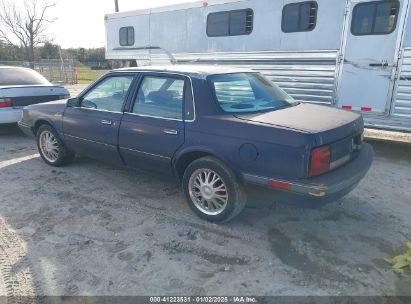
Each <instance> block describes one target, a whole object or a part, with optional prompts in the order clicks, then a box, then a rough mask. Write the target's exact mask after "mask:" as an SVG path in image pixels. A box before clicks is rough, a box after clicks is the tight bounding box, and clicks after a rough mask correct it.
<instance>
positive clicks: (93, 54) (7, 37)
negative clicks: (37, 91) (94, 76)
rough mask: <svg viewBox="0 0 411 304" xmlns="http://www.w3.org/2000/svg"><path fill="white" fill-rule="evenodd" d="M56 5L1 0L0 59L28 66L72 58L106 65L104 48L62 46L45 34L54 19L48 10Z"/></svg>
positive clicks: (35, 0) (34, 0)
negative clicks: (65, 47)
mask: <svg viewBox="0 0 411 304" xmlns="http://www.w3.org/2000/svg"><path fill="white" fill-rule="evenodd" d="M55 6H56V2H51V1H50V0H25V1H24V5H18V4H17V3H15V2H14V1H12V0H0V61H27V62H29V63H30V65H31V66H34V62H35V61H38V60H41V59H62V58H64V59H67V58H70V59H74V60H75V61H76V63H93V65H94V66H95V67H96V68H98V67H100V68H107V67H109V64H110V62H108V61H107V60H105V55H104V48H93V49H86V48H69V49H61V48H60V46H59V45H57V44H53V43H52V41H51V40H50V39H49V38H48V37H47V28H48V25H49V24H51V23H53V22H54V21H55V20H56V18H52V17H49V11H50V10H51V9H52V8H54V7H55Z"/></svg>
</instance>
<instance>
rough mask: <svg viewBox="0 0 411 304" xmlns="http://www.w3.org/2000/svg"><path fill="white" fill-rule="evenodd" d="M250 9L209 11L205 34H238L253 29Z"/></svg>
mask: <svg viewBox="0 0 411 304" xmlns="http://www.w3.org/2000/svg"><path fill="white" fill-rule="evenodd" d="M253 19H254V12H253V10H252V9H245V10H236V11H228V12H218V13H211V14H209V15H208V17H207V36H208V37H222V36H239V35H248V34H250V33H251V32H252V31H253V22H254V20H253Z"/></svg>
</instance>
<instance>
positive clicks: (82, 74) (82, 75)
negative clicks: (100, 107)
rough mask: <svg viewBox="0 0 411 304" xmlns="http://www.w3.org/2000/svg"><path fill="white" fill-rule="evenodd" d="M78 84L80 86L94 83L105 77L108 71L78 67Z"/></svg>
mask: <svg viewBox="0 0 411 304" xmlns="http://www.w3.org/2000/svg"><path fill="white" fill-rule="evenodd" d="M77 72H78V83H80V84H87V83H91V82H94V81H95V80H97V79H98V78H99V77H101V76H102V75H104V74H105V73H106V72H107V71H104V70H92V69H90V68H87V67H78V68H77Z"/></svg>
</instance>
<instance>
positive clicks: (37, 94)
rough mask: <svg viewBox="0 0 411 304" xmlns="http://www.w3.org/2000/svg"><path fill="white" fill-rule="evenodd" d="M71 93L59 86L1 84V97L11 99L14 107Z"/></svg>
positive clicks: (66, 96) (59, 97)
mask: <svg viewBox="0 0 411 304" xmlns="http://www.w3.org/2000/svg"><path fill="white" fill-rule="evenodd" d="M69 96H70V93H69V92H68V91H67V90H66V89H65V88H63V87H59V86H40V85H30V86H0V99H1V98H3V99H8V100H10V101H11V106H12V107H25V106H28V105H31V104H37V103H42V102H48V101H53V100H59V99H65V98H68V97H69Z"/></svg>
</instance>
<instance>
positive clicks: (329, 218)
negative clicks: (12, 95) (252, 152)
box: [0, 127, 411, 295]
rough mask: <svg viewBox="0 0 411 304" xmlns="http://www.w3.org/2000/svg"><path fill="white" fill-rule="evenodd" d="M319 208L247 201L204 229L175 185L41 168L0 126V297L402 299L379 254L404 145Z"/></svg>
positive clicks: (79, 165)
mask: <svg viewBox="0 0 411 304" xmlns="http://www.w3.org/2000/svg"><path fill="white" fill-rule="evenodd" d="M371 143H372V144H373V146H374V148H375V150H376V157H375V161H374V164H373V166H372V168H371V170H370V172H369V174H368V175H367V176H366V178H365V179H364V180H363V181H362V182H361V184H360V185H359V186H358V187H357V188H356V189H355V190H354V191H353V192H352V193H350V194H349V195H347V196H346V197H344V198H343V199H341V200H339V201H338V202H335V203H333V204H330V205H328V206H326V207H324V208H322V209H302V208H298V207H295V206H288V205H281V204H278V203H275V202H270V201H258V202H257V201H252V202H251V204H250V205H249V206H248V207H247V208H246V209H245V210H244V212H243V213H242V214H241V215H240V216H239V217H238V218H236V219H235V220H234V221H232V222H230V223H228V224H225V225H215V224H209V223H207V222H204V221H202V220H200V219H198V218H197V217H196V216H195V215H194V214H193V213H192V212H191V210H190V209H189V207H188V205H187V204H186V202H185V200H184V197H183V195H182V194H181V192H180V187H179V185H178V184H176V182H175V181H171V180H168V179H164V178H162V177H159V176H151V175H149V174H147V173H146V172H139V171H131V170H125V169H122V168H117V167H112V166H109V165H106V164H102V163H99V162H96V161H93V160H90V159H87V158H77V159H76V160H75V161H74V163H73V164H71V165H70V166H67V167H64V168H52V167H49V166H47V165H46V164H45V163H44V162H43V161H42V160H41V159H40V158H39V156H38V154H37V150H36V148H35V143H34V141H33V140H32V139H30V138H26V137H25V136H24V135H22V134H21V133H20V131H19V130H18V129H17V128H16V127H1V128H0V295H34V294H37V295H159V294H161V295H199V294H202V295H205V294H206V295H411V278H410V277H411V272H408V274H409V275H408V276H407V275H405V276H400V275H397V274H394V273H393V272H392V271H391V270H390V266H389V265H387V264H385V262H384V261H383V258H384V257H388V256H393V255H397V254H400V253H402V252H404V251H405V249H404V245H405V243H406V242H407V241H410V240H411V187H410V186H411V144H407V143H394V142H387V141H381V140H378V141H375V140H374V141H372V142H371Z"/></svg>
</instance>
